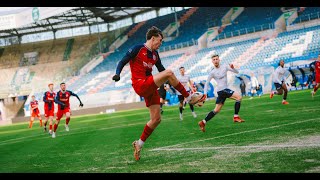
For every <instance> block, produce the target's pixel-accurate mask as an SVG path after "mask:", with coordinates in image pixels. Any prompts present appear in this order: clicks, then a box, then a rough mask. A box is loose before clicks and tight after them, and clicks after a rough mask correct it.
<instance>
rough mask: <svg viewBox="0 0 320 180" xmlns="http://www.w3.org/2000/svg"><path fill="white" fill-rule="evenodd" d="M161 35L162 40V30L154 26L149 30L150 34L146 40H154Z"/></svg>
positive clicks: (148, 33)
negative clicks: (154, 37)
mask: <svg viewBox="0 0 320 180" xmlns="http://www.w3.org/2000/svg"><path fill="white" fill-rule="evenodd" d="M159 34H160V35H161V38H162V39H163V35H162V32H161V30H160V29H159V28H157V27H155V26H152V27H151V28H150V29H148V32H147V34H146V38H147V40H149V39H151V38H152V36H156V37H158V36H159Z"/></svg>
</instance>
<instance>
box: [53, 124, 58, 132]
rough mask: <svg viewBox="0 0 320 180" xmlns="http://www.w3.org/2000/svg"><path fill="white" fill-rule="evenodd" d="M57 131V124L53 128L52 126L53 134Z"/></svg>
mask: <svg viewBox="0 0 320 180" xmlns="http://www.w3.org/2000/svg"><path fill="white" fill-rule="evenodd" d="M57 129H58V125H57V124H54V126H53V132H56V130H57Z"/></svg>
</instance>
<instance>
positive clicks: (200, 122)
mask: <svg viewBox="0 0 320 180" xmlns="http://www.w3.org/2000/svg"><path fill="white" fill-rule="evenodd" d="M198 125H199V126H200V129H201V131H202V132H205V131H206V129H205V128H204V127H205V126H206V124H205V123H204V122H203V121H202V120H201V121H199V123H198Z"/></svg>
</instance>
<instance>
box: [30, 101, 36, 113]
mask: <svg viewBox="0 0 320 180" xmlns="http://www.w3.org/2000/svg"><path fill="white" fill-rule="evenodd" d="M30 109H31V111H33V110H34V109H35V108H33V107H32V105H31V103H30Z"/></svg>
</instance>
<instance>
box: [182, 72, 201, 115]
mask: <svg viewBox="0 0 320 180" xmlns="http://www.w3.org/2000/svg"><path fill="white" fill-rule="evenodd" d="M179 71H180V75H179V76H177V79H178V80H179V81H180V83H181V84H182V85H183V86H184V88H185V89H186V91H187V92H188V93H190V92H191V88H192V87H191V85H192V84H193V82H192V81H191V79H190V76H189V75H186V74H185V68H184V67H180V68H179ZM188 83H189V84H188ZM190 87H191V88H190ZM177 95H178V99H179V102H180V103H179V112H180V120H181V121H182V120H183V114H182V113H183V110H184V108H183V106H184V102H185V97H183V96H182V95H181V93H179V92H178V91H177ZM189 106H190V109H191V113H192V115H193V117H194V118H196V117H197V115H196V113H195V112H194V106H193V105H191V104H189Z"/></svg>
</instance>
